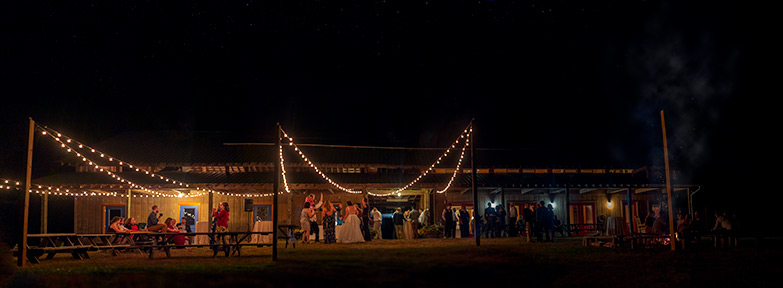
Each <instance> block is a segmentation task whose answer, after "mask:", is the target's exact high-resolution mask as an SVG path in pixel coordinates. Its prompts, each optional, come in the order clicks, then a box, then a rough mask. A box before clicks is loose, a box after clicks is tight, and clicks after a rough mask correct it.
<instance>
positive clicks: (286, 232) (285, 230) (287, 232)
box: [277, 225, 304, 249]
mask: <svg viewBox="0 0 783 288" xmlns="http://www.w3.org/2000/svg"><path fill="white" fill-rule="evenodd" d="M296 228H299V226H296V225H277V229H278V230H280V232H281V233H280V235H278V236H277V239H285V248H286V249H288V243H289V242H291V244H292V247H293V248H296V235H294V230H296ZM302 236H303V237H304V235H302Z"/></svg>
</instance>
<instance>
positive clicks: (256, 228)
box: [250, 221, 272, 244]
mask: <svg viewBox="0 0 783 288" xmlns="http://www.w3.org/2000/svg"><path fill="white" fill-rule="evenodd" d="M253 232H269V233H272V221H256V223H255V224H254V225H253ZM250 243H256V244H258V243H272V234H268V235H261V234H253V237H252V239H251V240H250Z"/></svg>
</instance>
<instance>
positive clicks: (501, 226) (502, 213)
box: [497, 205, 508, 237]
mask: <svg viewBox="0 0 783 288" xmlns="http://www.w3.org/2000/svg"><path fill="white" fill-rule="evenodd" d="M497 215H498V216H497V218H498V230H499V231H500V235H499V237H507V236H508V235H506V233H507V232H508V231H506V216H507V215H506V210H505V209H503V205H498V206H497Z"/></svg>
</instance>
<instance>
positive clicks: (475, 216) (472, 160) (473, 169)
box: [468, 118, 481, 247]
mask: <svg viewBox="0 0 783 288" xmlns="http://www.w3.org/2000/svg"><path fill="white" fill-rule="evenodd" d="M474 120H476V119H475V118H474V119H472V120H470V126H469V127H468V129H470V132H469V133H470V137H469V138H468V141H469V142H470V185H471V190H473V227H478V225H479V216H481V215H480V213H479V210H480V209H481V206H479V205H478V191H477V190H478V185H476V149H474V147H476V143H475V142H473V121H474ZM474 230H475V229H474ZM473 232H474V233H473V234H474V235H475V237H476V247H478V246H481V233H476V231H473Z"/></svg>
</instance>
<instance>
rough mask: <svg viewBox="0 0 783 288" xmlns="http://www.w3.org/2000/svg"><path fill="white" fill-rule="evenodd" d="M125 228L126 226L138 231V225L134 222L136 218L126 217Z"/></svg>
mask: <svg viewBox="0 0 783 288" xmlns="http://www.w3.org/2000/svg"><path fill="white" fill-rule="evenodd" d="M125 228H127V229H128V230H130V231H139V230H140V229H139V225H138V224H136V218H128V220H126V221H125Z"/></svg>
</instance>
